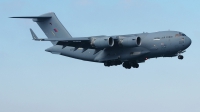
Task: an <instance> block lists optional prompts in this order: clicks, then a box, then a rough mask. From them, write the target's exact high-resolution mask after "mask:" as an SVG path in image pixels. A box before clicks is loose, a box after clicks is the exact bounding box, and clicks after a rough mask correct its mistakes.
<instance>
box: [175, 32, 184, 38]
mask: <svg viewBox="0 0 200 112" xmlns="http://www.w3.org/2000/svg"><path fill="white" fill-rule="evenodd" d="M175 36H176V37H180V36H186V35H185V34H184V33H181V32H179V33H178V34H176V35H175Z"/></svg>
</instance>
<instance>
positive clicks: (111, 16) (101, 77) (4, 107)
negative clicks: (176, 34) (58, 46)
mask: <svg viewBox="0 0 200 112" xmlns="http://www.w3.org/2000/svg"><path fill="white" fill-rule="evenodd" d="M199 4H200V1H199V0H193V1H192V2H191V1H189V0H188V1H186V0H185V1H183V0H176V1H174V0H98V1H97V0H67V1H64V0H59V1H58V0H52V1H50V0H43V1H41V0H34V1H32V0H30V1H29V0H1V1H0V15H1V16H0V21H1V26H0V28H1V30H0V34H1V37H0V38H1V44H0V112H122V111H123V112H189V111H190V112H199V111H200V106H199V105H200V87H199V86H200V73H199V69H200V63H199V55H200V52H199V48H200V44H199V42H200V39H199V36H200V35H199V33H200V22H199V21H200V13H199V10H200V7H199V6H200V5H199ZM47 12H55V13H56V15H57V16H58V18H59V19H60V21H61V22H62V23H63V25H64V26H65V27H66V29H67V30H68V31H69V32H70V34H71V35H72V36H74V37H80V36H93V35H117V34H134V33H141V32H156V31H164V30H175V31H181V32H184V33H185V34H186V35H187V36H189V37H190V38H191V39H192V45H191V46H190V48H189V49H187V52H186V53H185V54H184V57H185V59H184V60H183V61H180V60H178V59H177V58H158V59H150V60H148V61H146V62H145V63H143V64H140V68H139V69H131V70H126V69H124V68H123V67H122V66H117V67H110V68H107V67H104V66H103V64H98V63H91V62H85V61H80V60H76V59H72V58H68V57H64V56H59V55H53V54H50V53H48V52H45V51H44V50H45V49H46V48H48V47H50V46H52V44H51V43H50V42H35V41H33V40H32V38H31V34H30V32H29V28H32V29H33V30H34V31H35V33H36V34H37V36H38V37H41V38H46V36H45V35H44V33H43V32H42V31H41V29H40V28H39V27H38V26H37V24H36V23H34V22H32V21H31V20H23V19H22V20H20V19H9V18H8V17H11V16H37V15H41V14H43V13H47Z"/></svg>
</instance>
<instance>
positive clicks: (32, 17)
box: [10, 16, 51, 19]
mask: <svg viewBox="0 0 200 112" xmlns="http://www.w3.org/2000/svg"><path fill="white" fill-rule="evenodd" d="M10 18H24V19H49V18H51V16H24V17H10Z"/></svg>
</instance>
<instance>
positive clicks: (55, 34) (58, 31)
mask: <svg viewBox="0 0 200 112" xmlns="http://www.w3.org/2000/svg"><path fill="white" fill-rule="evenodd" d="M39 17H51V18H49V19H45V20H40V19H33V21H35V22H37V24H38V25H39V26H40V28H41V29H42V30H43V32H44V33H45V35H46V36H47V37H48V38H72V36H71V35H70V34H69V32H68V31H67V30H66V29H65V27H64V26H63V25H62V23H61V22H60V21H59V20H58V18H57V17H56V15H55V13H53V12H52V13H47V14H43V15H41V16H39ZM52 43H53V44H54V43H55V42H52Z"/></svg>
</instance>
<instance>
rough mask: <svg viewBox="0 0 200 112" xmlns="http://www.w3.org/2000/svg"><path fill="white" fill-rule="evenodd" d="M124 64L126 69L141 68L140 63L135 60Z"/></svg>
mask: <svg viewBox="0 0 200 112" xmlns="http://www.w3.org/2000/svg"><path fill="white" fill-rule="evenodd" d="M122 66H123V67H124V68H126V69H131V67H133V68H139V64H138V63H134V62H124V63H123V65H122Z"/></svg>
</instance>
